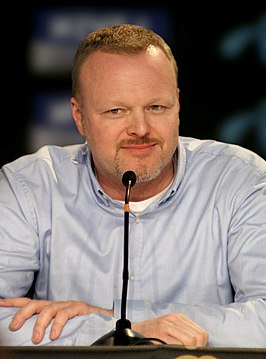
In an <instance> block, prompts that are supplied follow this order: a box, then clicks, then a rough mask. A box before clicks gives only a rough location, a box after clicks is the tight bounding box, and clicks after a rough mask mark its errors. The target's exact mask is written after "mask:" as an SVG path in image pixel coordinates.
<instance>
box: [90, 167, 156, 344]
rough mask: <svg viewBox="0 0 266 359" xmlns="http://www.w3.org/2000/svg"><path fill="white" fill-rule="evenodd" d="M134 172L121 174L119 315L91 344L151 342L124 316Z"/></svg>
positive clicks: (134, 181)
mask: <svg viewBox="0 0 266 359" xmlns="http://www.w3.org/2000/svg"><path fill="white" fill-rule="evenodd" d="M136 179H137V177H136V174H135V173H134V172H133V171H126V172H125V173H124V174H123V176H122V183H123V185H124V186H125V187H126V193H125V203H124V267H123V277H122V278H123V285H122V300H121V317H120V319H118V320H117V322H116V328H115V329H113V330H112V331H111V332H109V333H107V334H105V335H104V336H103V337H101V338H99V339H98V340H96V341H95V342H94V343H93V344H91V345H109V346H112V345H136V344H138V343H139V344H152V343H151V342H150V341H149V340H148V339H146V338H145V337H144V336H142V335H141V334H138V333H136V332H134V331H133V330H132V329H131V322H130V321H129V320H128V319H127V318H126V304H127V287H128V233H129V198H130V191H131V188H132V187H133V186H134V185H135V183H136Z"/></svg>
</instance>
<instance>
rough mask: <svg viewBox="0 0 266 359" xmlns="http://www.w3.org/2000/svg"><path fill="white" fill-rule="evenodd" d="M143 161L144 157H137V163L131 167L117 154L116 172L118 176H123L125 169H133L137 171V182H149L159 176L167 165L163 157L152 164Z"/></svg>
mask: <svg viewBox="0 0 266 359" xmlns="http://www.w3.org/2000/svg"><path fill="white" fill-rule="evenodd" d="M143 161H144V159H141V158H136V163H135V164H134V166H132V167H131V168H129V166H128V164H127V163H126V162H124V161H121V160H120V159H119V158H118V156H117V155H116V158H115V172H116V176H117V178H121V177H122V176H123V174H124V172H125V171H127V170H131V171H134V172H135V173H136V176H137V183H144V182H148V181H151V180H154V179H155V178H156V177H158V176H159V175H160V173H161V172H162V170H163V169H164V167H165V165H166V164H165V163H164V162H163V160H162V158H159V160H158V161H157V162H156V163H155V164H153V165H152V166H151V165H147V164H145V163H143Z"/></svg>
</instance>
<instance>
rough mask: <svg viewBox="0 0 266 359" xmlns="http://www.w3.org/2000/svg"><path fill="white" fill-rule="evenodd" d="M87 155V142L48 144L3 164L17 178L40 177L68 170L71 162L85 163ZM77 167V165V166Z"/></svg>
mask: <svg viewBox="0 0 266 359" xmlns="http://www.w3.org/2000/svg"><path fill="white" fill-rule="evenodd" d="M86 155H87V146H86V144H77V145H70V146H55V145H47V146H43V147H41V148H40V149H39V150H37V151H36V152H34V153H32V154H27V155H24V156H21V157H19V158H17V159H16V160H14V161H13V162H10V163H7V164H5V165H4V166H3V168H2V169H3V172H5V173H6V174H12V175H13V176H15V177H17V178H26V177H27V178H35V179H36V178H38V177H42V178H43V177H44V175H45V174H46V175H47V176H49V174H50V175H52V176H55V173H56V172H57V171H59V170H60V171H64V169H65V171H67V170H68V169H69V165H68V164H71V163H75V164H76V163H84V162H85V157H86ZM75 167H76V166H75Z"/></svg>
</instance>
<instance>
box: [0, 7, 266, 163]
mask: <svg viewBox="0 0 266 359" xmlns="http://www.w3.org/2000/svg"><path fill="white" fill-rule="evenodd" d="M144 3H145V2H144V1H142V2H140V1H134V2H132V1H127V2H124V3H122V2H112V4H111V5H109V7H108V9H109V10H110V11H112V12H115V11H116V10H117V11H118V10H119V9H121V7H123V9H125V8H126V11H128V12H129V13H133V12H134V11H136V10H137V11H138V12H139V11H141V10H142V9H143V11H144V12H146V13H147V12H148V13H149V12H150V13H151V14H152V13H153V12H156V13H157V14H160V13H161V14H167V17H166V18H165V17H163V16H162V19H160V16H158V20H157V22H158V23H157V25H158V26H159V28H160V27H161V28H162V29H164V28H167V29H168V30H167V31H168V32H167V39H166V40H167V42H168V43H169V45H170V46H171V47H172V50H173V52H174V55H175V57H176V60H177V63H178V66H179V87H180V90H181V93H180V102H181V113H180V118H181V124H180V134H181V135H185V136H193V137H199V138H214V139H217V140H222V141H225V142H233V143H236V144H240V145H243V146H245V147H247V148H249V149H251V150H254V151H255V152H257V153H259V154H260V155H261V156H262V157H264V158H266V90H265V88H266V76H265V75H266V73H265V70H266V6H265V5H263V2H256V1H253V2H249V3H248V4H245V5H243V3H240V4H234V3H233V2H231V3H228V4H226V3H224V2H219V3H218V4H216V3H212V4H211V5H207V4H199V3H198V2H196V4H195V3H194V2H190V1H186V2H185V1H184V2H178V3H177V4H176V3H175V2H174V1H173V2H172V1H163V2H162V1H153V2H152V3H151V4H148V5H143V4H144ZM79 6H82V7H87V8H89V9H90V8H91V9H94V10H95V9H96V10H97V11H98V13H101V12H103V13H105V12H106V11H107V12H108V11H109V10H107V8H105V7H104V6H100V5H99V3H97V2H96V1H88V2H80V1H75V3H74V4H73V2H72V3H70V2H67V1H62V2H55V1H54V2H49V1H46V2H37V3H36V4H35V5H23V4H18V5H16V6H14V5H12V4H11V3H10V4H7V5H6V10H5V12H2V22H1V25H0V26H1V28H0V29H1V58H2V60H1V69H2V71H1V75H2V76H1V85H2V86H1V90H2V91H1V95H2V96H1V99H2V106H1V112H0V114H1V121H0V130H1V145H0V167H1V166H2V165H3V164H4V163H7V162H9V161H12V160H14V159H15V158H17V157H19V156H21V155H23V154H26V153H29V152H31V151H32V150H33V146H31V143H32V138H30V137H29V132H30V130H31V127H32V126H34V124H36V122H38V119H36V113H39V114H42V102H36V101H35V100H34V98H35V96H36V94H38V93H49V94H50V96H52V94H53V93H58V92H60V91H70V87H71V83H70V71H69V72H67V71H66V72H64V73H62V72H58V73H56V72H55V73H52V74H48V75H47V74H45V75H43V74H38V73H36V72H34V71H32V69H31V66H30V62H29V54H28V53H29V46H30V44H31V41H32V39H33V38H34V37H35V36H36V34H37V32H38V31H40V28H39V27H40V26H41V23H38V21H39V20H38V21H36V19H37V15H36V14H40V13H42V10H43V9H46V10H47V9H49V10H53V9H56V10H57V11H59V12H60V11H65V10H66V9H67V10H73V11H74V10H75V8H77V7H79ZM4 20H5V21H4ZM160 21H162V23H161V24H160ZM37 25H38V26H37ZM100 26H101V24H99V27H100ZM80 40H81V38H80ZM61 45H62V44H61ZM222 49H226V51H225V50H224V51H222ZM225 54H227V55H225ZM33 102H34V105H33ZM36 104H37V105H39V109H38V111H37V112H36ZM34 106H35V115H33V112H34V111H33V107H34ZM34 116H35V118H34ZM39 116H40V115H39ZM42 121H43V119H42ZM42 124H43V123H42ZM57 130H58V129H57ZM58 138H59V137H58ZM40 145H41V143H40ZM35 146H36V144H35Z"/></svg>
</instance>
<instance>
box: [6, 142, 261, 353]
mask: <svg viewBox="0 0 266 359" xmlns="http://www.w3.org/2000/svg"><path fill="white" fill-rule="evenodd" d="M0 221H1V222H0V297H20V296H25V294H26V293H27V291H28V289H29V288H30V286H31V283H32V280H33V275H34V272H36V271H38V272H39V275H38V278H37V282H36V286H35V298H37V299H48V300H70V299H72V300H82V301H85V302H88V303H90V304H92V305H96V306H100V307H103V308H106V309H111V308H114V310H115V318H110V317H108V316H105V315H98V314H90V315H83V316H79V317H76V318H73V319H71V320H69V322H68V323H67V324H66V326H65V327H64V329H63V333H62V335H61V337H60V338H59V339H58V340H56V341H54V342H51V341H50V340H49V330H47V333H46V336H45V338H44V340H43V342H42V343H41V345H90V344H92V343H93V342H94V341H95V340H97V339H99V338H100V337H101V336H103V335H104V334H106V333H108V332H109V331H110V330H112V329H113V328H114V327H115V323H116V320H117V319H119V318H120V303H121V290H122V289H121V288H122V264H123V263H122V262H123V261H122V258H123V241H124V211H123V204H121V203H119V202H117V201H114V200H112V199H111V198H110V197H109V196H108V195H106V194H105V193H104V191H103V189H102V188H101V186H100V185H99V183H98V182H97V179H96V177H95V175H94V173H93V170H92V168H91V162H90V152H89V150H88V148H87V146H86V144H83V145H73V146H67V147H57V146H45V147H42V148H41V149H40V150H39V151H37V152H36V153H35V154H31V155H27V156H24V157H22V158H19V159H17V160H16V161H14V162H12V163H9V164H7V165H5V166H4V167H3V168H2V172H0ZM127 298H128V302H127V303H128V304H127V318H128V319H129V320H130V321H131V322H134V321H142V320H145V319H149V318H153V317H156V316H160V315H162V314H165V313H169V312H175V311H178V312H182V313H184V314H185V315H187V316H189V317H190V318H191V319H192V320H193V321H195V322H197V323H198V324H199V325H201V326H202V327H203V328H205V329H206V330H207V331H208V332H209V342H208V345H209V346H223V347H224V346H227V347H266V303H265V299H266V162H265V160H263V159H262V158H260V157H259V156H257V155H256V154H254V153H253V152H251V151H249V150H246V149H243V148H241V147H239V146H236V145H229V144H226V143H221V142H216V141H211V140H198V139H193V138H187V137H180V142H179V148H178V161H177V167H176V176H175V178H174V181H173V183H172V185H171V186H170V187H169V189H168V190H167V191H166V193H165V194H164V196H163V197H162V198H160V199H159V200H155V201H154V202H153V203H151V204H150V205H149V206H148V207H147V208H146V209H145V210H144V211H143V212H141V213H138V214H134V213H130V230H129V283H128V296H127ZM16 310H17V309H16V308H0V318H1V320H0V333H1V335H0V343H1V344H4V345H33V344H32V342H31V334H32V328H33V325H34V323H35V318H34V317H33V318H31V319H29V320H28V321H27V323H26V324H25V325H24V326H23V327H22V329H20V330H19V331H17V332H11V331H9V330H8V324H9V322H10V319H11V317H12V315H13V314H14V312H15V311H16Z"/></svg>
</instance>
